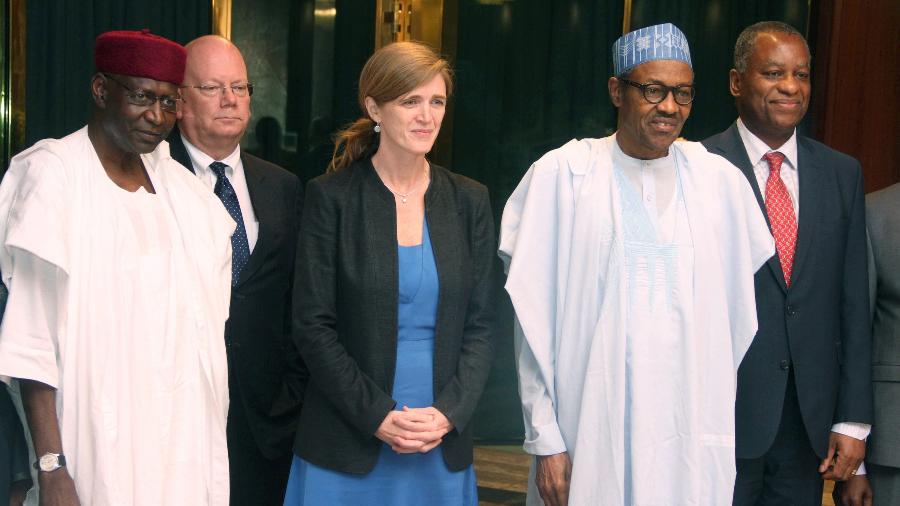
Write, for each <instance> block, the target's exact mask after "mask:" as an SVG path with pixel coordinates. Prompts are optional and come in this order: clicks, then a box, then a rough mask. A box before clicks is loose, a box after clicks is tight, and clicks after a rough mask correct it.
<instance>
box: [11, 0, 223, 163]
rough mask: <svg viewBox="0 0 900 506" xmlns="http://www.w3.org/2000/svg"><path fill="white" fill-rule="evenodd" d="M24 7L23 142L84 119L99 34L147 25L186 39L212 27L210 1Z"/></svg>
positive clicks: (45, 0) (89, 1)
mask: <svg viewBox="0 0 900 506" xmlns="http://www.w3.org/2000/svg"><path fill="white" fill-rule="evenodd" d="M26 9H27V11H26V15H27V20H28V21H27V29H26V32H27V33H26V52H27V54H26V65H27V69H28V70H27V77H26V84H25V86H26V94H25V146H24V147H28V146H30V145H32V144H34V143H35V142H36V141H38V140H40V139H43V138H45V137H62V136H64V135H67V134H69V133H71V132H73V131H75V130H77V129H78V128H81V127H82V126H84V124H85V123H86V122H87V120H88V118H89V116H90V111H91V108H90V94H89V86H90V79H91V76H92V75H93V73H94V39H95V38H96V37H97V35H99V34H101V33H103V32H105V31H109V30H140V29H142V28H149V29H150V30H151V31H152V32H153V33H156V34H159V35H162V36H164V37H168V38H170V39H172V40H174V41H176V42H179V43H181V44H185V43H187V42H189V41H190V40H192V39H194V38H195V37H198V36H200V35H204V34H208V33H209V32H210V9H211V2H210V0H178V1H176V0H156V1H152V2H148V1H133V0H126V1H123V0H77V1H76V0H28V2H27V4H26Z"/></svg>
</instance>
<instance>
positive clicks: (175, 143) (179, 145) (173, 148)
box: [166, 126, 194, 173]
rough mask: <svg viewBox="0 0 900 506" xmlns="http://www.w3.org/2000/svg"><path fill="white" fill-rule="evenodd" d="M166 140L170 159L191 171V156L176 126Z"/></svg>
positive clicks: (192, 167) (192, 165)
mask: <svg viewBox="0 0 900 506" xmlns="http://www.w3.org/2000/svg"><path fill="white" fill-rule="evenodd" d="M166 140H167V141H169V155H170V156H171V157H172V159H173V160H175V161H176V162H178V163H180V164H181V165H183V166H184V167H185V168H186V169H187V170H189V171H191V172H192V173H193V172H194V164H193V163H192V162H191V156H190V155H189V154H188V152H187V148H186V147H184V141H182V140H181V131H179V130H178V127H177V126H175V128H173V129H172V132H171V133H170V134H169V137H168V139H166Z"/></svg>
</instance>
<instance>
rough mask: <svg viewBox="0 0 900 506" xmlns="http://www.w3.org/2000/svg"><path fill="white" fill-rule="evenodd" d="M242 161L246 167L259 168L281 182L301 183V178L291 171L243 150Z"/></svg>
mask: <svg viewBox="0 0 900 506" xmlns="http://www.w3.org/2000/svg"><path fill="white" fill-rule="evenodd" d="M241 161H242V162H243V163H244V167H245V168H249V169H250V170H258V171H260V172H262V173H264V174H265V175H266V176H270V177H272V178H274V179H275V180H276V181H278V182H279V183H282V184H283V183H290V184H300V178H298V177H297V175H296V174H294V173H292V172H291V171H289V170H287V169H285V168H284V167H282V166H280V165H277V164H274V163H272V162H270V161H267V160H263V159H262V158H260V157H258V156H256V155H252V154H250V153H247V152H246V151H243V150H242V151H241Z"/></svg>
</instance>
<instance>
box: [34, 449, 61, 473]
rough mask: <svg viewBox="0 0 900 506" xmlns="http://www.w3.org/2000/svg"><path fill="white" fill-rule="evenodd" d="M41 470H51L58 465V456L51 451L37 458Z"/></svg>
mask: <svg viewBox="0 0 900 506" xmlns="http://www.w3.org/2000/svg"><path fill="white" fill-rule="evenodd" d="M39 465H40V466H41V471H53V470H54V469H57V468H58V467H59V456H58V455H54V454H52V453H47V454H44V455H41V459H40V460H39Z"/></svg>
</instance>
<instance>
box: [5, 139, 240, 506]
mask: <svg viewBox="0 0 900 506" xmlns="http://www.w3.org/2000/svg"><path fill="white" fill-rule="evenodd" d="M142 161H143V163H144V166H145V168H146V170H147V174H148V175H149V177H150V180H151V181H152V184H153V187H154V189H155V191H156V194H150V193H147V192H146V191H144V190H143V189H141V190H139V191H137V192H134V193H131V192H127V191H125V190H123V189H121V188H119V187H118V186H116V185H115V183H113V182H112V181H111V180H110V179H109V177H108V176H107V175H106V172H105V171H104V169H103V167H102V165H101V164H100V161H99V159H98V158H97V154H96V152H95V150H94V149H93V146H92V144H91V142H90V140H89V138H88V135H87V128H86V127H85V128H82V129H81V130H79V131H78V132H75V133H73V134H71V135H69V136H67V137H65V138H64V139H61V140H44V141H41V142H39V143H37V144H36V145H35V146H34V147H33V148H31V149H29V150H28V151H26V152H24V153H22V154H20V155H19V156H17V157H16V158H15V159H14V160H13V162H12V164H11V165H10V169H9V171H8V172H7V174H6V176H5V177H4V179H3V182H2V185H0V244H2V247H0V270H2V273H3V282H4V283H5V284H6V285H7V286H8V287H9V289H10V298H9V302H8V305H7V309H6V314H5V317H4V319H3V323H2V327H0V375H2V376H5V377H17V378H26V379H31V380H35V381H39V382H42V383H45V384H47V385H50V386H52V387H55V388H56V389H57V412H58V416H59V423H60V429H61V433H62V444H63V452H64V453H65V454H66V457H67V467H68V470H69V472H70V474H71V475H72V477H73V479H74V481H75V485H76V490H77V492H78V495H79V499H80V500H81V503H82V504H85V505H88V504H89V505H94V506H107V505H108V506H121V505H141V506H159V505H163V504H166V505H169V504H171V505H176V504H185V505H187V504H190V505H223V506H224V505H227V504H228V496H229V488H228V453H227V446H226V439H225V422H226V418H227V413H228V381H227V366H226V357H225V349H224V339H223V336H224V325H225V320H226V319H227V316H228V303H229V297H230V288H231V249H230V244H231V243H230V236H231V234H232V232H233V230H234V228H235V224H234V221H233V220H232V219H231V217H230V216H228V214H227V212H226V211H225V209H224V208H223V207H222V204H221V202H219V201H218V199H217V198H216V197H215V196H214V195H213V194H212V193H211V192H210V191H209V190H208V189H207V188H205V187H203V186H202V184H201V183H199V182H198V181H197V180H196V178H195V177H194V175H193V174H191V173H190V172H188V171H187V170H186V169H185V168H183V167H181V166H180V165H179V164H178V163H177V162H175V161H173V160H172V159H171V158H170V157H169V153H168V145H167V144H166V143H162V144H161V145H160V146H159V147H157V149H156V150H155V151H154V152H152V153H150V154H147V155H143V156H142Z"/></svg>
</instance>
